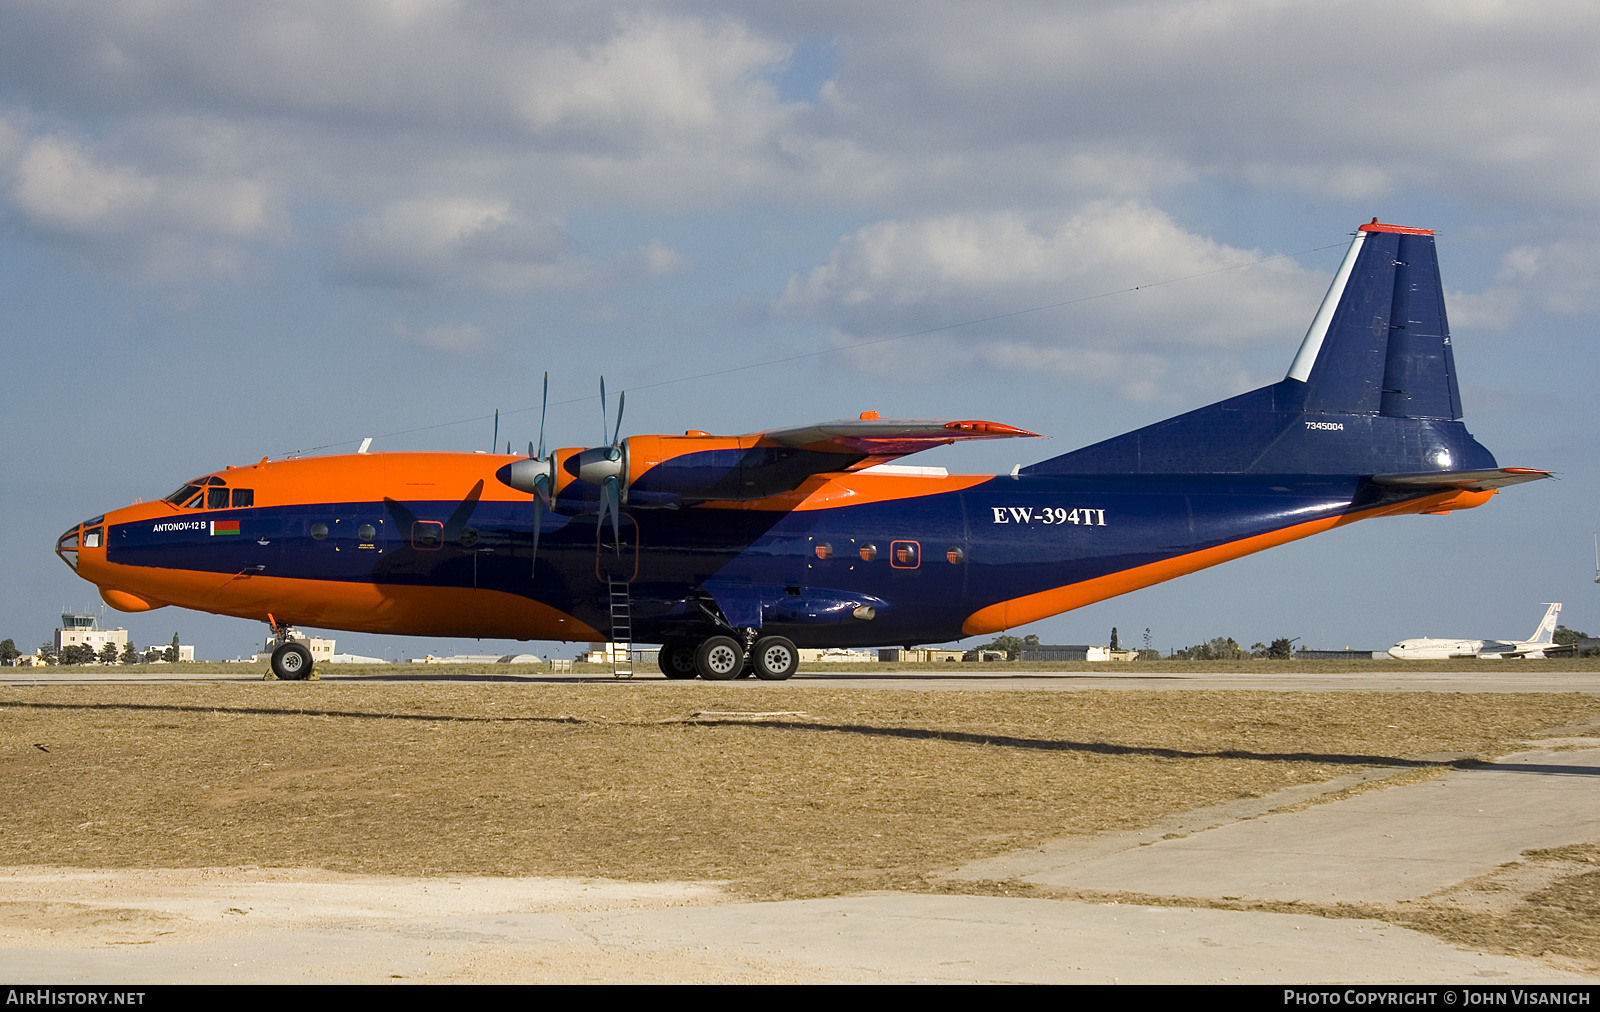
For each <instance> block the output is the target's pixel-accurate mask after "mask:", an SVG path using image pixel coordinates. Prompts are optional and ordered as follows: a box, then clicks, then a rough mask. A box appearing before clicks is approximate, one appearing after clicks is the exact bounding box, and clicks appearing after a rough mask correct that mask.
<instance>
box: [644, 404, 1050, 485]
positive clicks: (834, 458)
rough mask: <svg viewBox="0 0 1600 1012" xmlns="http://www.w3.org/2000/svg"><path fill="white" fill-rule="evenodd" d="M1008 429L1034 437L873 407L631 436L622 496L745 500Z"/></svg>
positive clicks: (1010, 435) (980, 424) (1012, 435)
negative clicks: (774, 424) (832, 415)
mask: <svg viewBox="0 0 1600 1012" xmlns="http://www.w3.org/2000/svg"><path fill="white" fill-rule="evenodd" d="M1016 437H1034V438H1039V436H1038V433H1035V432H1029V431H1028V430H1027V429H1019V428H1017V427H1016V426H1014V425H1005V424H1002V423H1000V422H986V421H979V420H976V419H966V420H962V421H954V422H950V421H944V420H942V419H936V420H929V419H905V418H878V417H876V415H875V413H874V412H867V413H866V415H865V416H864V417H862V418H841V419H838V420H835V421H831V422H821V423H818V424H815V425H800V426H794V427H791V428H783V429H768V430H766V431H764V432H752V433H749V434H747V435H743V436H713V435H710V434H708V433H703V432H689V433H685V434H684V435H682V436H632V437H629V439H628V440H627V445H628V483H627V485H628V491H627V497H628V502H629V504H630V505H634V506H651V505H659V506H672V505H680V504H692V503H696V502H749V501H752V500H756V499H766V498H769V497H771V496H775V495H782V494H783V493H785V492H792V491H794V490H795V489H796V488H799V487H800V485H801V483H803V482H804V481H806V480H807V479H808V478H811V477H812V476H814V475H818V474H829V473H836V472H840V471H859V470H861V469H863V468H867V467H872V466H874V465H876V464H882V463H884V462H886V461H890V460H894V459H896V458H899V457H904V456H906V455H907V454H911V453H917V452H919V451H922V450H927V449H930V448H932V447H935V446H944V445H946V444H949V443H956V442H962V441H965V440H969V439H1008V438H1016Z"/></svg>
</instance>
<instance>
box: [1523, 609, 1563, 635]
mask: <svg viewBox="0 0 1600 1012" xmlns="http://www.w3.org/2000/svg"><path fill="white" fill-rule="evenodd" d="M1560 614H1561V605H1560V604H1559V603H1557V604H1552V605H1551V606H1550V608H1549V610H1547V611H1546V612H1545V613H1544V618H1542V619H1540V620H1539V628H1537V629H1535V630H1534V631H1533V638H1532V639H1530V640H1528V642H1529V643H1554V642H1555V641H1556V618H1557V617H1558V616H1560Z"/></svg>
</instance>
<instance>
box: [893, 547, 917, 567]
mask: <svg viewBox="0 0 1600 1012" xmlns="http://www.w3.org/2000/svg"><path fill="white" fill-rule="evenodd" d="M889 565H891V566H893V567H894V568H895V569H916V568H917V567H918V566H921V565H922V546H921V545H920V544H918V543H917V542H915V541H891V542H889Z"/></svg>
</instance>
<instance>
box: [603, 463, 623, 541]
mask: <svg viewBox="0 0 1600 1012" xmlns="http://www.w3.org/2000/svg"><path fill="white" fill-rule="evenodd" d="M621 500H622V487H621V485H620V483H619V482H618V481H617V476H616V475H610V476H608V477H607V478H606V480H605V481H604V482H602V483H601V485H600V518H599V521H598V522H599V523H602V524H603V523H605V522H606V514H607V513H609V514H611V535H612V537H611V543H612V545H613V546H614V547H615V548H616V550H617V551H618V552H621V551H622V502H621Z"/></svg>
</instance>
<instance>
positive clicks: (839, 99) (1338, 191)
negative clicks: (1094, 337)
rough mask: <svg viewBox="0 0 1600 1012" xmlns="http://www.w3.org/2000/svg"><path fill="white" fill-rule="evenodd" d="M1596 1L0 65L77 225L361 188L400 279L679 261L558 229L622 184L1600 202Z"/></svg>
mask: <svg viewBox="0 0 1600 1012" xmlns="http://www.w3.org/2000/svg"><path fill="white" fill-rule="evenodd" d="M1375 26H1381V27H1375ZM1597 30H1600V8H1596V7H1595V6H1594V5H1593V4H1590V3H1581V2H1577V0H1550V2H1547V3H1542V4H1517V3H1510V2H1504V3H1501V2H1488V0H1485V2H1479V3H1445V2H1442V0H1439V2H1424V0H1416V2H1411V3H1401V4H1394V3H1393V2H1389V0H1335V2H1330V3H1325V4H1303V3H1293V2H1288V0H1183V2H1170V0H1163V2H1153V0H1125V2H1109V0H1107V2H1099V3H1092V4H1060V3H1055V2H1045V0H1038V2H1030V0H1019V2H1017V3H1015V4H1011V5H1008V8H1007V11H1006V14H1005V16H1003V17H1000V16H996V15H995V13H994V12H993V11H992V10H991V9H988V8H985V7H983V6H982V5H971V4H967V3H953V2H941V0H929V2H928V3H926V4H920V5H915V6H904V5H901V6H895V5H842V4H830V3H823V2H818V3H810V4H801V5H797V6H786V7H773V6H771V5H752V4H747V3H738V2H734V0H722V2H714V0H702V2H699V3H691V4H683V5H659V6H658V5H650V4H639V3H632V2H630V3H610V4H607V3H596V4H592V5H580V6H578V7H573V6H570V5H563V4H555V3H535V2H529V3H521V4H513V5H486V4H470V3H469V4H456V3H446V2H442V0H441V2H427V0H413V2H394V3H384V2H377V0H372V2H358V0H351V2H344V3H330V2H319V3H313V2H310V0H303V2H286V3H279V4H273V5H247V6H245V7H242V8H241V7H240V6H239V5H237V4H224V3H220V2H216V0H183V2H177V0H172V2H146V3H139V4H127V3H117V2H112V0H49V2H45V0H23V2H19V3H15V4H11V5H7V7H6V8H5V10H4V11H3V12H0V88H3V89H4V90H5V92H6V94H7V95H9V96H11V100H12V102H13V103H15V105H16V108H17V109H18V110H20V112H19V113H18V115H17V117H16V118H15V121H16V122H17V123H20V124H24V126H23V127H22V128H21V133H20V134H19V135H18V138H13V139H12V140H13V141H14V142H15V143H11V142H8V141H7V139H6V138H5V137H0V161H3V162H4V163H5V164H7V165H9V166H10V167H11V168H12V170H13V172H12V174H13V177H14V178H13V185H12V186H11V203H12V209H13V211H14V212H15V213H16V214H17V215H18V216H20V217H21V218H22V220H23V221H24V222H25V223H26V224H27V225H28V226H29V228H31V229H32V230H33V231H34V233H35V234H38V235H41V236H44V237H46V238H50V239H52V240H65V239H69V238H70V239H72V240H73V241H76V242H78V244H79V248H80V249H81V250H89V251H91V252H92V251H93V249H94V245H93V244H94V243H95V242H103V243H109V242H110V240H106V239H105V238H104V237H105V236H108V235H113V234H116V235H127V236H133V235H135V234H136V233H139V232H141V231H142V232H144V233H146V234H148V235H151V236H152V237H159V241H156V239H154V238H153V239H152V241H151V242H149V243H147V244H145V245H144V247H143V248H148V249H151V250H155V249H158V248H160V247H163V246H168V247H175V248H181V247H184V244H185V242H187V243H188V248H190V249H191V250H213V249H220V248H221V247H222V246H227V251H228V252H229V253H230V254H231V255H232V256H233V258H234V259H238V258H239V257H243V256H244V255H246V254H247V253H248V252H249V249H250V246H251V244H256V243H282V242H284V241H285V239H286V237H287V236H288V231H289V224H288V223H289V222H290V221H291V220H293V217H294V216H299V217H302V218H304V217H307V216H305V215H301V214H300V212H302V211H303V210H304V209H306V208H314V209H315V211H314V212H313V213H312V214H311V215H309V217H312V218H315V219H319V220H320V219H323V218H324V217H325V216H329V215H331V216H332V217H334V218H335V219H344V220H347V221H351V222H354V223H355V224H353V225H351V226H350V227H348V228H346V229H343V230H337V231H335V232H333V233H332V235H331V239H330V238H329V233H328V232H325V231H322V230H307V231H305V232H303V234H301V235H298V236H296V237H295V238H296V239H298V240H299V241H300V242H303V243H306V244H313V245H314V244H317V243H321V242H329V243H330V244H331V247H332V248H331V249H329V250H327V251H325V252H327V253H328V254H330V256H331V258H332V259H333V261H334V262H335V267H334V270H333V275H334V276H337V277H342V278H345V279H348V280H351V281H360V282H361V283H363V284H369V285H382V286H386V287H390V288H393V289H396V290H404V289H407V288H408V286H412V285H416V286H420V287H419V289H418V290H427V289H429V288H430V287H431V288H438V287H446V288H459V287H461V286H467V287H472V288H475V289H476V290H480V291H490V292H506V293H517V292H526V291H535V290H540V289H549V288H562V287H571V286H573V285H581V284H588V283H614V282H615V281H616V280H618V279H621V278H626V277H633V276H641V275H643V274H648V273H650V272H652V271H657V270H660V269H662V267H661V265H662V263H663V261H661V260H660V258H659V257H658V256H656V255H655V254H652V253H649V252H648V250H646V251H636V252H635V253H634V254H629V255H628V256H625V257H618V258H616V262H615V263H614V264H612V265H610V268H609V270H610V273H608V272H607V270H603V269H602V270H597V269H596V267H595V265H594V264H591V263H588V262H587V261H585V260H584V258H583V257H582V256H581V255H578V254H576V253H573V252H572V251H571V250H570V249H567V251H565V252H559V253H552V252H550V250H548V249H545V248H544V247H543V246H541V244H548V243H556V244H557V245H561V241H560V240H562V237H563V236H565V240H566V241H569V242H576V241H578V240H584V239H585V238H586V237H585V236H583V235H581V234H580V235H566V234H565V233H563V232H561V231H560V228H559V226H552V225H550V224H548V223H550V222H555V221H562V222H575V221H580V220H593V219H594V217H596V216H598V215H607V216H613V217H616V216H626V215H629V214H640V213H648V214H656V213H661V214H668V215H672V214H678V215H682V214H694V213H698V212H702V211H708V212H713V213H718V214H723V213H730V212H731V213H738V212H741V211H744V210H747V209H749V208H753V207H759V208H764V209H765V208H771V207H777V208H784V209H795V210H800V211H802V212H803V211H806V210H811V209H814V208H817V207H819V206H821V207H825V208H826V209H827V210H828V212H829V213H841V211H842V213H845V214H852V215H857V216H862V215H870V216H872V217H874V218H891V219H893V220H896V221H900V222H910V221H932V220H934V219H941V218H950V217H951V216H954V217H957V218H960V217H971V216H975V215H982V214H986V213H995V212H996V211H997V209H1016V213H1017V214H1019V215H1022V216H1023V217H1026V218H1029V219H1030V220H1031V219H1035V218H1038V217H1039V216H1040V215H1041V214H1044V215H1048V214H1049V213H1052V212H1051V211H1050V210H1049V209H1053V208H1059V207H1062V206H1070V205H1074V204H1082V203H1085V202H1087V201H1091V200H1095V199H1107V198H1115V199H1131V200H1140V201H1145V202H1148V203H1150V204H1152V205H1166V206H1179V205H1178V204H1176V203H1174V202H1173V201H1172V200H1171V199H1170V198H1171V195H1172V194H1173V192H1174V191H1175V190H1180V189H1181V188H1183V187H1186V186H1190V185H1191V184H1194V183H1196V182H1200V183H1202V184H1205V183H1207V182H1208V181H1211V180H1216V179H1223V180H1227V181H1228V182H1229V183H1230V185H1242V186H1245V187H1247V188H1249V189H1255V190H1267V191H1276V192H1278V193H1280V194H1281V193H1293V194H1299V193H1307V194H1311V195H1313V196H1314V197H1315V198H1317V199H1318V200H1324V201H1328V200H1331V201H1359V202H1362V203H1374V202H1376V201H1378V200H1380V199H1392V198H1395V197H1397V196H1403V195H1406V194H1415V193H1417V192H1418V191H1423V192H1426V193H1428V194H1430V195H1436V196H1440V197H1443V198H1445V199H1447V200H1454V201H1457V202H1458V203H1460V202H1465V203H1466V204H1469V205H1470V204H1471V203H1472V202H1475V201H1488V202H1493V203H1494V204H1495V205H1496V207H1499V208H1517V209H1523V210H1525V211H1526V212H1527V213H1528V214H1529V215H1530V216H1533V217H1537V216H1540V215H1544V216H1546V217H1548V218H1549V219H1550V220H1556V221H1570V220H1572V219H1573V217H1574V216H1575V215H1577V216H1588V217H1589V218H1591V219H1592V218H1597V217H1600V198H1597V195H1600V185H1597V184H1600V77H1597V76H1596V75H1595V73H1594V57H1593V54H1592V45H1591V44H1590V43H1589V40H1590V39H1591V38H1592V37H1593V35H1594V34H1595V33H1596V31H1597ZM817 35H823V36H826V37H827V38H829V39H830V40H832V42H831V44H832V45H833V46H834V47H835V50H836V53H837V58H838V60H837V62H838V68H837V75H836V77H835V78H834V79H833V80H830V81H827V82H825V83H823V84H822V85H821V87H820V90H819V91H818V93H817V95H816V98H815V100H814V101H808V102H803V103H786V102H784V101H782V100H781V99H780V98H779V96H778V95H777V93H776V90H775V88H774V85H773V78H774V73H776V72H777V71H779V70H780V69H781V68H782V67H783V66H784V65H785V63H786V61H788V60H790V59H791V56H792V54H793V52H794V45H795V41H796V40H797V39H800V38H803V37H811V36H817ZM830 72H831V70H830ZM41 124H49V125H48V127H45V126H41ZM3 132H4V131H0V133H3ZM13 132H15V131H13ZM19 138H20V139H19ZM85 138H92V140H88V139H85ZM8 144H9V148H10V150H11V151H12V154H10V155H7V154H6V151H7V150H8ZM440 194H445V195H448V196H445V197H441V196H439V195H440ZM452 200H459V201H465V202H467V204H470V205H474V207H476V208H477V210H476V211H475V210H474V209H473V208H470V207H469V208H465V209H464V210H462V211H461V213H463V214H467V215H468V217H469V219H470V216H471V214H473V213H480V214H489V215H490V216H491V218H493V215H496V214H497V215H500V217H499V218H493V220H492V221H491V220H490V219H483V218H480V219H472V220H467V221H465V222H464V223H463V222H458V221H455V219H453V218H451V217H450V211H449V208H443V209H440V208H435V210H434V211H431V212H426V213H422V212H419V213H422V216H423V218H426V217H427V215H428V214H435V215H436V216H438V215H442V217H441V218H439V219H438V220H439V223H440V224H439V227H440V228H444V229H445V231H444V232H443V233H434V232H429V231H428V226H427V225H426V222H420V223H419V222H411V223H410V224H407V223H406V222H403V221H400V220H399V219H398V218H397V217H396V216H397V215H401V211H400V210H399V209H403V208H407V207H412V206H420V205H439V204H440V203H441V202H444V203H448V202H449V201H452ZM485 209H487V210H485ZM1373 210H1374V211H1378V210H1380V209H1378V208H1373ZM474 221H477V222H478V223H477V224H474V223H473V222H474ZM446 226H448V227H446ZM408 229H409V230H410V231H408ZM452 229H454V231H452ZM463 229H465V231H462V230H463ZM419 230H420V231H419ZM386 235H390V236H401V235H413V236H415V237H416V238H417V241H418V242H419V243H420V245H419V246H418V248H416V249H412V250H401V249H383V248H380V247H379V245H378V244H379V242H380V240H381V238H382V237H383V236H386ZM1549 238H1550V237H1549V236H1544V235H1535V236H1532V237H1531V244H1533V245H1540V244H1545V243H1546V242H1547V241H1548V240H1549ZM670 241H671V237H668V236H664V237H663V240H662V242H663V245H664V246H666V245H669V244H670ZM508 246H510V247H516V248H515V249H509V248H506V247H508ZM491 247H493V248H491ZM140 248H141V247H140V246H139V244H137V243H134V242H131V241H130V242H125V243H121V244H120V245H119V244H110V245H108V246H107V247H106V249H107V250H109V252H107V253H106V257H107V258H110V259H115V258H118V257H120V258H137V257H138V256H139V255H140V254H139V252H138V250H139V249H140ZM113 254H114V256H113ZM196 255H199V254H196ZM218 255H219V257H220V258H221V259H227V257H221V256H220V253H219V254H218ZM630 257H631V258H632V260H633V261H636V262H642V263H644V265H645V266H643V267H640V266H638V265H637V263H635V265H634V266H632V267H628V268H627V269H624V266H625V265H626V263H627V262H629V258H630ZM677 266H681V264H680V265H677ZM674 269H676V268H674ZM630 270H631V271H632V273H631V274H630V273H629V271H630ZM597 279H599V280H597ZM605 279H609V281H606V280H605ZM1580 301H1581V300H1580Z"/></svg>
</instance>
